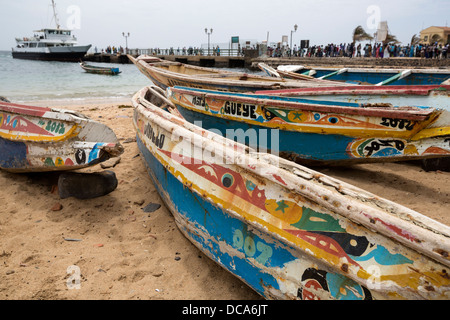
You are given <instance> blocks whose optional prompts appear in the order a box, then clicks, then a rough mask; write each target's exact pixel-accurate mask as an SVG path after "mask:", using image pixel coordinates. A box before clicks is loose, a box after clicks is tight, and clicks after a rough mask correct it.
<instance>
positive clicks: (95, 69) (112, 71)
mask: <svg viewBox="0 0 450 320" xmlns="http://www.w3.org/2000/svg"><path fill="white" fill-rule="evenodd" d="M80 66H81V68H82V69H83V70H84V71H86V72H88V73H95V74H106V75H111V76H115V75H118V74H120V73H121V71H120V70H119V68H109V67H99V66H92V65H89V64H86V63H85V62H80Z"/></svg>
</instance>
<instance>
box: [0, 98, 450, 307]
mask: <svg viewBox="0 0 450 320" xmlns="http://www.w3.org/2000/svg"><path fill="white" fill-rule="evenodd" d="M39 105H48V106H56V105H57V106H58V107H59V108H67V109H73V110H76V111H79V112H81V113H83V114H85V115H86V116H89V117H90V118H92V119H95V120H97V121H99V122H102V123H105V124H106V125H108V126H110V127H111V128H112V129H113V130H114V131H115V133H116V135H117V137H118V138H119V139H120V140H121V142H122V144H123V146H124V148H125V152H124V154H123V155H122V156H121V157H120V162H119V163H117V164H116V165H115V166H114V167H111V168H107V169H104V168H102V167H101V166H100V165H96V166H94V167H91V168H89V169H85V171H88V172H97V171H103V170H112V171H114V172H115V174H116V176H117V179H118V181H119V184H118V187H117V189H116V190H115V191H113V192H112V193H110V194H108V195H106V196H103V197H100V198H95V199H90V200H77V199H75V198H67V199H60V197H59V195H58V192H57V190H56V188H55V187H56V185H57V179H58V174H57V173H52V174H13V173H8V172H5V171H0V185H1V186H2V190H1V192H0V202H1V203H2V205H1V206H0V299H3V300H12V299H19V300H22V299H33V300H35V299H36V300H37V299H44V300H49V299H57V300H62V299H72V300H112V299H114V300H117V299H120V300H138V299H145V300H158V299H168V300H175V299H177V300H188V299H202V300H203V299H206V300H211V299H219V300H247V299H261V298H260V296H259V295H258V294H256V293H255V292H254V291H253V290H252V289H250V288H249V287H247V286H246V285H245V284H244V283H243V282H241V281H240V280H239V279H237V278H235V277H234V276H233V275H232V274H230V273H229V272H228V271H226V270H224V269H222V268H221V267H220V266H218V265H217V264H216V263H214V262H213V261H211V260H210V259H209V258H207V257H206V256H205V255H203V254H202V253H201V252H200V251H199V250H198V249H197V248H196V247H195V246H194V245H193V244H191V243H190V242H189V241H188V240H187V239H186V238H185V237H184V236H183V235H182V234H181V232H180V231H179V230H178V229H177V227H176V225H175V222H174V219H173V217H172V215H171V213H170V212H169V211H168V209H167V208H166V207H165V206H164V204H163V203H162V201H161V199H160V197H159V195H158V194H157V192H156V190H155V187H154V186H153V184H152V182H151V180H150V178H149V176H148V175H147V172H146V169H145V166H144V163H143V161H142V159H141V158H140V156H139V155H138V154H139V151H138V148H137V145H136V142H135V140H134V139H133V138H134V137H135V134H134V129H133V125H132V113H133V109H132V108H131V101H114V102H111V103H107V104H100V103H95V102H92V103H89V104H85V105H74V104H72V105H65V106H64V105H58V104H56V103H41V104H39ZM315 169H316V170H318V171H321V172H323V173H324V174H327V175H330V176H333V177H336V178H339V179H342V180H344V181H345V182H348V183H351V184H354V185H356V186H359V187H362V188H364V189H366V190H368V191H370V192H372V193H374V194H377V195H379V196H381V197H384V198H387V199H389V200H392V201H395V202H398V203H400V204H402V205H405V206H407V207H409V208H411V209H413V210H416V211H418V212H420V213H423V214H425V215H427V216H429V217H431V218H433V219H435V220H437V221H439V222H441V223H444V224H447V225H450V213H449V207H450V206H449V203H450V196H449V194H450V172H441V171H436V172H425V171H424V170H423V169H422V168H421V167H420V165H418V164H417V163H405V162H403V163H385V164H363V165H354V166H349V167H339V168H338V167H335V168H315ZM150 203H155V204H160V205H161V207H160V208H159V209H157V210H156V211H154V212H144V210H143V208H144V207H145V206H147V205H148V204H150ZM71 266H75V267H76V268H78V270H79V271H80V273H81V283H80V286H79V288H78V289H77V288H70V286H68V280H70V276H71V275H70V274H69V273H68V268H69V270H73V269H70V268H71Z"/></svg>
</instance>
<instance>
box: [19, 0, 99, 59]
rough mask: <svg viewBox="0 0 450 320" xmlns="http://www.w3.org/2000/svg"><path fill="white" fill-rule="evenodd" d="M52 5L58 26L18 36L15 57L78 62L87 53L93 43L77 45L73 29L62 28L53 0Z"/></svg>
mask: <svg viewBox="0 0 450 320" xmlns="http://www.w3.org/2000/svg"><path fill="white" fill-rule="evenodd" d="M52 6H53V14H54V20H55V22H56V28H44V29H41V30H36V31H34V35H33V36H31V37H21V38H16V43H17V45H16V47H14V48H13V49H12V56H13V58H15V59H27V60H44V61H65V62H77V61H79V60H80V59H81V58H83V57H84V56H85V55H86V53H87V52H88V50H89V49H90V48H91V45H82V46H80V45H77V43H78V42H77V38H76V37H75V36H74V35H72V30H68V29H61V28H60V25H59V23H58V17H57V15H56V5H55V1H53V0H52Z"/></svg>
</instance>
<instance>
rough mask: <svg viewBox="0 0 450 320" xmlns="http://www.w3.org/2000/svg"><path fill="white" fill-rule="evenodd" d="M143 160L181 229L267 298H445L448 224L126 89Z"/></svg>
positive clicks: (148, 93)
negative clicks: (191, 120)
mask: <svg viewBox="0 0 450 320" xmlns="http://www.w3.org/2000/svg"><path fill="white" fill-rule="evenodd" d="M133 105H134V107H135V112H134V116H133V123H134V126H135V129H136V134H137V143H138V147H139V149H140V152H141V154H142V159H143V160H144V162H145V164H146V165H147V168H148V172H149V175H150V177H151V179H152V181H153V183H154V184H155V186H156V188H157V190H158V192H159V194H160V196H161V198H162V199H163V200H164V202H165V203H166V205H167V207H168V208H169V209H170V211H171V212H172V214H173V215H174V217H175V221H176V224H177V226H178V227H179V229H180V230H181V232H182V233H183V234H184V235H185V236H186V237H187V238H188V239H189V240H190V241H191V242H192V243H193V244H195V245H196V246H197V247H198V248H199V249H200V250H201V251H203V252H204V253H205V254H206V255H207V256H208V257H209V258H211V259H212V260H214V261H215V262H217V263H218V264H219V265H221V266H222V267H224V268H225V269H226V270H228V271H230V272H231V273H233V274H234V275H235V276H237V277H238V278H239V279H241V280H242V281H244V282H245V283H247V284H248V285H249V286H250V287H251V288H253V289H254V290H255V291H256V292H258V293H259V294H261V295H262V296H263V297H265V298H268V299H305V300H307V299H337V300H341V299H354V300H363V299H449V298H450V291H449V288H450V277H449V271H450V270H449V265H450V261H449V259H450V257H449V256H448V252H449V250H450V242H449V241H450V228H449V227H448V226H446V225H442V224H440V223H438V222H436V221H434V220H432V219H429V218H428V217H426V216H424V215H422V214H420V213H417V212H415V211H413V210H410V209H408V208H406V207H403V206H400V205H398V204H396V203H393V202H390V201H388V200H386V199H382V198H379V197H377V196H376V195H373V194H371V193H368V192H366V191H364V190H361V189H359V188H356V187H354V186H351V185H349V184H346V183H344V182H341V181H339V180H336V179H333V178H331V177H327V176H325V175H323V174H320V173H318V172H315V171H313V170H310V169H308V168H305V167H302V166H300V165H297V164H294V163H292V162H289V161H286V160H283V159H280V158H278V157H276V156H273V155H270V154H261V153H255V152H254V151H253V150H252V149H250V148H248V147H245V146H244V145H242V144H239V143H236V142H233V141H231V140H229V139H225V138H223V137H221V136H219V135H217V134H215V133H213V132H211V131H208V130H205V129H203V128H200V127H197V126H195V125H193V124H191V123H189V122H187V121H185V120H184V119H182V118H180V117H178V116H176V115H172V114H171V113H169V112H167V111H166V110H165V109H166V108H167V107H168V108H169V109H172V108H173V106H172V105H171V103H170V102H169V101H167V100H165V98H164V97H163V96H162V95H161V94H160V93H158V91H157V90H153V89H152V88H144V89H142V90H141V91H140V92H138V93H137V94H136V95H135V96H134V97H133Z"/></svg>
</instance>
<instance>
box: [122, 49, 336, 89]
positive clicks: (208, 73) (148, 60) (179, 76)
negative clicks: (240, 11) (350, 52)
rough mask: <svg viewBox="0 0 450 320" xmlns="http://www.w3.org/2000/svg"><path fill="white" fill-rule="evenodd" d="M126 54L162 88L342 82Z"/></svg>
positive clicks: (222, 87) (284, 85) (303, 84)
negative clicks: (279, 75)
mask: <svg viewBox="0 0 450 320" xmlns="http://www.w3.org/2000/svg"><path fill="white" fill-rule="evenodd" d="M128 58H129V59H130V61H132V62H133V63H134V64H135V65H136V66H137V67H138V69H139V70H140V71H141V72H142V73H143V74H144V75H145V76H147V77H148V78H149V79H150V80H151V81H152V82H153V83H154V84H155V85H157V86H159V87H161V88H162V89H166V88H168V87H172V86H184V87H193V88H202V89H212V90H221V91H231V92H251V91H256V90H274V89H283V88H303V87H317V86H325V85H326V86H340V85H342V84H340V83H338V82H335V81H328V80H317V79H312V80H304V81H300V80H292V81H289V80H285V79H275V78H272V77H266V76H260V75H255V74H247V73H242V72H231V71H226V70H221V69H214V68H205V67H198V66H192V65H188V64H184V63H181V62H172V61H164V60H161V59H158V58H156V57H153V56H147V55H142V56H139V57H137V58H134V57H133V56H131V55H128Z"/></svg>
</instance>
